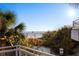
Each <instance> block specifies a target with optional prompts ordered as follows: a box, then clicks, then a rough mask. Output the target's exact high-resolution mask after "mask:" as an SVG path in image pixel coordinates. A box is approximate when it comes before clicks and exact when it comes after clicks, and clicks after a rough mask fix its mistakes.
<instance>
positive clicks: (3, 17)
mask: <svg viewBox="0 0 79 59" xmlns="http://www.w3.org/2000/svg"><path fill="white" fill-rule="evenodd" d="M15 23H16V15H15V14H14V13H13V12H11V11H2V10H1V11H0V41H1V43H2V44H3V45H4V46H5V45H6V44H5V43H6V42H7V41H8V42H10V44H11V45H13V43H14V42H13V43H12V42H11V39H12V40H13V41H17V40H15V38H17V39H21V38H24V35H23V33H22V31H23V29H24V27H25V25H24V24H23V23H21V24H19V25H17V26H15V27H14V28H13V27H12V26H13V25H14V24H15Z"/></svg>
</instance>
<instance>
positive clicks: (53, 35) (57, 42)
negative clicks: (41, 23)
mask: <svg viewBox="0 0 79 59" xmlns="http://www.w3.org/2000/svg"><path fill="white" fill-rule="evenodd" d="M42 39H43V40H45V42H44V44H43V45H44V46H48V47H50V48H51V49H52V50H53V52H55V53H56V54H59V48H63V49H64V55H68V54H72V53H73V47H74V42H73V40H72V39H71V27H68V26H64V27H62V28H61V29H59V30H57V31H51V32H46V33H44V34H43V37H42Z"/></svg>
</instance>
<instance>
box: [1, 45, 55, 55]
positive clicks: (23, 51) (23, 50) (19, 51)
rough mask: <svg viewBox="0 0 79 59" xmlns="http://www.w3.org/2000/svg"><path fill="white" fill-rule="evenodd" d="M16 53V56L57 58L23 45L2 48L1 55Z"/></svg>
mask: <svg viewBox="0 0 79 59" xmlns="http://www.w3.org/2000/svg"><path fill="white" fill-rule="evenodd" d="M13 51H15V55H16V56H26V55H28V56H38V55H39V56H55V55H53V54H50V53H46V52H42V51H39V50H35V49H32V48H29V47H26V46H22V45H15V46H6V47H0V54H1V53H8V52H13Z"/></svg>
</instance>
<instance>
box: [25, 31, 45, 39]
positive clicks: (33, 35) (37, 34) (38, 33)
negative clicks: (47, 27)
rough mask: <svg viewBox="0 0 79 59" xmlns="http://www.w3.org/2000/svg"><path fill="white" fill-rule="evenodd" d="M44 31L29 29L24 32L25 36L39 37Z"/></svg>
mask: <svg viewBox="0 0 79 59" xmlns="http://www.w3.org/2000/svg"><path fill="white" fill-rule="evenodd" d="M43 33H44V32H42V31H29V32H26V36H27V38H41V37H42V35H43Z"/></svg>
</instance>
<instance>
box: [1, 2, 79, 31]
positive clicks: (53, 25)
mask: <svg viewBox="0 0 79 59" xmlns="http://www.w3.org/2000/svg"><path fill="white" fill-rule="evenodd" d="M0 8H1V9H2V10H11V11H13V12H14V13H15V14H16V20H17V24H19V23H21V22H24V23H25V25H26V26H27V27H26V29H25V31H49V30H55V29H58V28H61V27H63V26H64V25H72V21H73V20H75V19H76V18H78V16H79V12H78V10H77V11H76V16H75V17H70V16H68V11H69V10H70V9H72V6H70V5H69V4H62V3H57V4H56V3H52V4H50V3H49V4H46V3H45V4H44V3H37V4H34V3H25V4H24V3H23V4H22V3H17V4H12V3H4V4H3V3H2V4H0Z"/></svg>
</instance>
